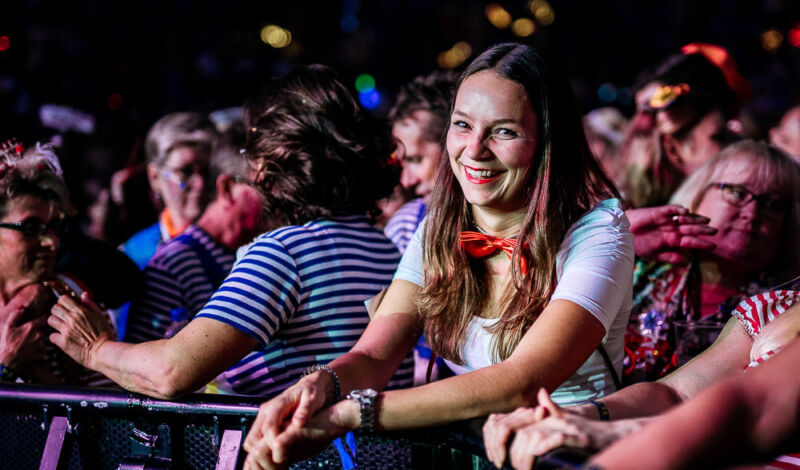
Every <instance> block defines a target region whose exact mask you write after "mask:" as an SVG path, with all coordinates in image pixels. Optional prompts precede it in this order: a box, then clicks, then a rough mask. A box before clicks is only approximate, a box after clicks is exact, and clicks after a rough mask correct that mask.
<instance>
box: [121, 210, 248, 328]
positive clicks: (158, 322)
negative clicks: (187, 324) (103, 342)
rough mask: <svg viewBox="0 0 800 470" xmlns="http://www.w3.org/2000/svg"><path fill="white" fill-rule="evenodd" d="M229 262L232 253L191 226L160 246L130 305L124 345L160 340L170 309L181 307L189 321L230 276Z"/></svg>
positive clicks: (167, 324)
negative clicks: (228, 275)
mask: <svg viewBox="0 0 800 470" xmlns="http://www.w3.org/2000/svg"><path fill="white" fill-rule="evenodd" d="M233 260H234V256H233V253H231V252H230V251H228V249H227V248H225V247H224V246H222V245H221V244H219V243H218V242H217V241H216V240H214V239H213V238H211V236H210V235H208V234H207V233H206V232H205V231H203V230H202V229H200V228H199V227H196V226H194V225H191V226H189V227H188V228H187V229H186V230H185V231H184V232H183V233H182V234H181V235H179V236H178V237H176V238H173V239H172V240H169V241H167V242H165V243H163V244H162V245H160V246H159V247H158V250H157V251H156V254H155V255H153V257H152V258H151V259H150V261H149V262H148V263H147V267H146V268H145V270H144V278H145V279H144V282H145V285H144V291H143V293H142V295H141V296H140V297H139V298H138V299H135V300H134V301H133V302H131V308H130V311H129V313H128V324H127V327H126V332H125V341H128V342H133V343H139V342H144V341H151V340H155V339H162V338H164V333H165V332H166V330H167V327H168V326H169V324H170V323H171V318H170V312H171V311H172V310H174V309H177V308H181V307H184V308H186V310H187V313H188V318H192V316H194V314H196V313H197V312H199V311H200V309H201V308H203V306H204V305H205V304H206V302H208V299H210V298H211V296H212V295H213V294H214V292H215V291H216V290H217V288H218V287H219V285H220V284H221V283H222V281H223V279H225V276H226V275H227V274H228V273H229V272H230V270H231V268H232V267H233Z"/></svg>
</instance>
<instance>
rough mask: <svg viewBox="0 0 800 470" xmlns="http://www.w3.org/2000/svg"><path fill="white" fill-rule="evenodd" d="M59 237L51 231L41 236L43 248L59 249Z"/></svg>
mask: <svg viewBox="0 0 800 470" xmlns="http://www.w3.org/2000/svg"><path fill="white" fill-rule="evenodd" d="M58 242H59V240H58V235H57V234H56V232H54V231H53V230H49V231H48V232H47V233H45V234H44V235H40V236H39V243H40V244H41V245H42V246H49V247H53V249H58Z"/></svg>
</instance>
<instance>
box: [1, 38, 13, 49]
mask: <svg viewBox="0 0 800 470" xmlns="http://www.w3.org/2000/svg"><path fill="white" fill-rule="evenodd" d="M10 46H11V40H10V39H8V36H0V52H4V51H7V50H8V48H9V47H10Z"/></svg>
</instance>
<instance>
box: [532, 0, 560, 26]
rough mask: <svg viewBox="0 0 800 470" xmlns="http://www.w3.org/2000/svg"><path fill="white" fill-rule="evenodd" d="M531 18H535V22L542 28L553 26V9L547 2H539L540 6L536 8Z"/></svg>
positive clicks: (554, 15)
mask: <svg viewBox="0 0 800 470" xmlns="http://www.w3.org/2000/svg"><path fill="white" fill-rule="evenodd" d="M533 16H535V17H536V20H537V21H539V23H541V24H542V26H549V25H551V24H553V21H555V19H556V14H555V12H554V11H553V7H551V6H550V5H549V4H548V3H547V2H541V4H540V5H539V6H537V7H536V11H534V12H533Z"/></svg>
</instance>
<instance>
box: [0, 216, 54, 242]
mask: <svg viewBox="0 0 800 470" xmlns="http://www.w3.org/2000/svg"><path fill="white" fill-rule="evenodd" d="M0 228H7V229H11V230H16V231H18V232H21V233H22V234H23V235H25V236H27V237H31V238H39V237H43V236H45V235H47V234H48V233H53V234H55V235H56V236H61V234H62V233H63V232H64V224H63V222H61V221H56V222H55V223H49V224H48V223H47V222H43V221H41V220H25V221H22V222H0Z"/></svg>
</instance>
